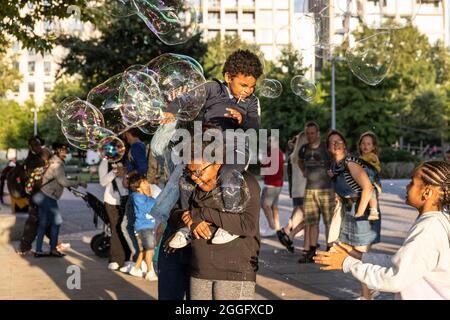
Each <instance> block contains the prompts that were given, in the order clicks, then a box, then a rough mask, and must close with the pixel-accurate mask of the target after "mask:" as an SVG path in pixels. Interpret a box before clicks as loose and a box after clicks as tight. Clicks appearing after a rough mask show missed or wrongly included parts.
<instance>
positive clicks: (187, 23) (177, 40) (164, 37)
mask: <svg viewBox="0 0 450 320" xmlns="http://www.w3.org/2000/svg"><path fill="white" fill-rule="evenodd" d="M132 2H133V4H134V6H135V8H136V14H137V15H138V16H139V17H140V18H141V19H142V20H143V21H144V22H145V24H146V25H147V27H148V28H149V29H150V30H151V31H152V32H153V33H154V34H155V35H156V36H157V37H158V38H159V39H160V40H161V41H162V42H164V43H165V44H167V45H176V44H181V43H185V42H187V41H188V40H189V39H190V38H192V37H193V36H195V35H196V34H197V33H198V24H199V19H200V14H199V12H198V11H197V7H198V6H196V5H195V4H194V3H192V2H191V1H163V0H132Z"/></svg>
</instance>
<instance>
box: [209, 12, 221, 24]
mask: <svg viewBox="0 0 450 320" xmlns="http://www.w3.org/2000/svg"><path fill="white" fill-rule="evenodd" d="M208 23H210V24H219V23H220V12H208Z"/></svg>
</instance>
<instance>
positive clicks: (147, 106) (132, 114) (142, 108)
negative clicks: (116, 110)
mask: <svg viewBox="0 0 450 320" xmlns="http://www.w3.org/2000/svg"><path fill="white" fill-rule="evenodd" d="M119 101H120V103H121V105H122V109H121V112H122V117H123V119H124V122H128V123H130V122H132V121H136V122H141V124H144V123H145V122H148V121H155V120H159V119H160V118H161V114H162V112H163V110H165V109H166V105H165V102H164V100H163V97H162V95H161V92H160V90H159V86H158V84H157V82H156V80H155V79H154V78H153V77H152V76H150V75H148V74H146V73H144V72H141V71H136V70H129V71H126V72H124V73H123V77H122V84H121V88H120V90H119ZM136 122H135V123H136Z"/></svg>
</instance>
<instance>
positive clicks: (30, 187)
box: [25, 165, 55, 196]
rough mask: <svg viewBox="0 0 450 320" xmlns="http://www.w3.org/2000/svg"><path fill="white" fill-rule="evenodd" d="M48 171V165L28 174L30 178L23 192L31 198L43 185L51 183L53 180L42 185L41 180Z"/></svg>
mask: <svg viewBox="0 0 450 320" xmlns="http://www.w3.org/2000/svg"><path fill="white" fill-rule="evenodd" d="M47 169H48V165H47V166H43V167H37V168H35V169H34V170H33V172H32V173H31V174H30V176H29V177H28V179H27V181H26V184H25V192H26V193H27V194H28V195H30V196H32V195H34V194H35V193H36V192H38V191H39V190H40V189H41V188H42V187H43V186H44V185H46V184H48V183H50V182H52V181H53V180H55V179H50V180H49V181H47V182H46V183H45V184H42V180H43V178H44V174H45V172H46V171H47Z"/></svg>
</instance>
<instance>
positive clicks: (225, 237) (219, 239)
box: [211, 228, 239, 244]
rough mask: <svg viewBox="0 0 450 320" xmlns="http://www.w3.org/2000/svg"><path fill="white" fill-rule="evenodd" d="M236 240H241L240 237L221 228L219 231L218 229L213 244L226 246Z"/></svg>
mask: <svg viewBox="0 0 450 320" xmlns="http://www.w3.org/2000/svg"><path fill="white" fill-rule="evenodd" d="M236 238H239V236H236V235H234V234H231V233H229V232H228V231H226V230H224V229H222V228H219V229H217V231H216V233H215V234H214V237H213V238H212V240H211V242H212V243H213V244H224V243H228V242H230V241H233V240H234V239H236Z"/></svg>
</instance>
